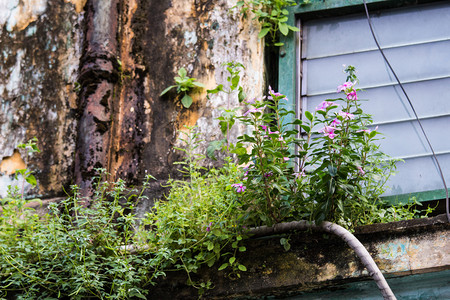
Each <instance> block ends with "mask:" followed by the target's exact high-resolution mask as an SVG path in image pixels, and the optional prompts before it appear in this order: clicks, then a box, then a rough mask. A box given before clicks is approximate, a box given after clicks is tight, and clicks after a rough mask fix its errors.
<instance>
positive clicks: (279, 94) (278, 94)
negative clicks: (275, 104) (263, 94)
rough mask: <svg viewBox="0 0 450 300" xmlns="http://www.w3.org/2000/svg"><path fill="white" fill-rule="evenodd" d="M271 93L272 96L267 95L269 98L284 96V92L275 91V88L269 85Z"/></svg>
mask: <svg viewBox="0 0 450 300" xmlns="http://www.w3.org/2000/svg"><path fill="white" fill-rule="evenodd" d="M269 94H270V96H269V97H267V99H269V100H273V97H280V96H284V95H283V94H281V93H278V92H275V91H274V90H272V87H271V86H270V85H269ZM282 100H287V98H286V97H284V98H283V99H282Z"/></svg>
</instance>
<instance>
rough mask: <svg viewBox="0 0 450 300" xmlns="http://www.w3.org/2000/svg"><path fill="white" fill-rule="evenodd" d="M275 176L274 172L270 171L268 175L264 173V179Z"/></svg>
mask: <svg viewBox="0 0 450 300" xmlns="http://www.w3.org/2000/svg"><path fill="white" fill-rule="evenodd" d="M272 175H273V172H272V171H270V172H267V173H264V177H266V178H267V177H270V176H272Z"/></svg>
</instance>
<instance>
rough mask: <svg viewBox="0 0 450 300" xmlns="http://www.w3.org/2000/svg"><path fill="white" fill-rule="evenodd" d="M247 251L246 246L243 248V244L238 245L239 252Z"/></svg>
mask: <svg viewBox="0 0 450 300" xmlns="http://www.w3.org/2000/svg"><path fill="white" fill-rule="evenodd" d="M245 251H247V248H245V247H244V246H241V247H239V252H245Z"/></svg>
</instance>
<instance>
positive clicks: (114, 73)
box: [74, 0, 119, 205]
mask: <svg viewBox="0 0 450 300" xmlns="http://www.w3.org/2000/svg"><path fill="white" fill-rule="evenodd" d="M118 1H119V0H88V2H87V4H86V6H85V11H86V14H85V41H84V45H83V56H82V58H81V61H80V76H79V79H78V82H79V84H80V93H79V116H80V119H79V125H78V136H77V147H76V153H75V170H74V171H75V172H74V173H75V183H76V184H77V185H78V186H79V187H80V189H81V195H82V196H85V197H89V196H91V195H92V192H93V186H92V183H93V182H92V176H93V175H95V174H96V172H95V169H96V168H104V169H108V155H109V151H110V150H109V149H110V145H111V137H112V136H111V126H112V124H111V122H112V121H111V120H112V113H113V112H112V107H113V98H114V92H115V90H114V88H115V85H116V83H117V82H118V78H119V73H118V70H119V65H118V62H117V55H118V46H117V30H118V11H117V7H118ZM85 201H86V202H85V205H88V204H89V201H88V200H85Z"/></svg>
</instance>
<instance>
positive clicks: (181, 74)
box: [178, 68, 187, 77]
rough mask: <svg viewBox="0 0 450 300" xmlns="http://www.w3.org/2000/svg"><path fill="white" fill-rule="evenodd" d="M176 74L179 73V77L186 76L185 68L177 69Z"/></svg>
mask: <svg viewBox="0 0 450 300" xmlns="http://www.w3.org/2000/svg"><path fill="white" fill-rule="evenodd" d="M178 75H180V77H186V75H187V72H186V69H185V68H181V69H180V70H179V71H178Z"/></svg>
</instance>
